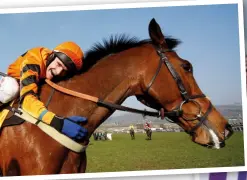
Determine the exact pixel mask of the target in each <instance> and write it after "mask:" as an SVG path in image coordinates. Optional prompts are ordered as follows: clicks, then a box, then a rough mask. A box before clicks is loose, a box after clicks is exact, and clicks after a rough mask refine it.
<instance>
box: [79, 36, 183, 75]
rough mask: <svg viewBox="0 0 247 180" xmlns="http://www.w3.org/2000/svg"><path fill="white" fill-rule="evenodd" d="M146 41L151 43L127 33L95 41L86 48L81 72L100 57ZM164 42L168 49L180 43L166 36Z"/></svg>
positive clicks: (148, 41) (147, 41) (147, 40)
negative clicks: (88, 48)
mask: <svg viewBox="0 0 247 180" xmlns="http://www.w3.org/2000/svg"><path fill="white" fill-rule="evenodd" d="M146 43H152V41H151V40H150V39H145V40H138V38H136V37H132V38H129V37H128V36H127V35H125V34H122V35H115V37H114V36H111V37H110V38H109V40H106V39H103V44H101V43H99V42H98V43H95V44H94V45H93V47H92V48H91V49H90V50H88V51H87V52H86V54H85V57H84V60H83V68H82V72H85V71H87V70H88V69H90V68H91V67H92V66H93V65H94V64H96V63H97V62H98V61H99V60H100V59H102V58H103V57H106V56H108V55H110V54H114V53H119V52H121V51H124V50H127V49H130V48H134V47H137V46H141V45H143V44H146ZM166 43H167V45H168V47H169V49H171V50H173V49H174V48H175V47H177V45H179V44H180V43H181V41H179V40H178V39H174V38H171V37H168V38H166Z"/></svg>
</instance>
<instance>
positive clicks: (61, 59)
mask: <svg viewBox="0 0 247 180" xmlns="http://www.w3.org/2000/svg"><path fill="white" fill-rule="evenodd" d="M82 65H83V52H82V50H81V48H80V47H79V46H78V45H77V44H76V43H74V42H64V43H61V44H59V45H58V46H57V47H56V48H54V50H49V49H48V48H45V47H36V48H33V49H30V50H28V51H27V52H26V53H24V54H23V55H21V56H19V57H18V59H17V60H16V61H15V62H14V63H12V64H11V65H10V66H9V67H8V71H7V74H8V76H10V77H4V78H2V79H1V81H0V83H1V82H2V81H3V82H2V84H0V101H1V102H2V103H7V102H9V101H11V100H13V99H14V98H15V97H16V96H17V95H20V105H21V107H22V109H23V110H25V111H26V112H28V113H29V114H30V115H32V116H33V117H35V118H36V119H38V120H40V121H42V122H44V123H46V124H49V125H50V126H52V127H53V128H55V129H56V130H58V131H59V132H61V133H63V134H65V135H67V136H68V137H70V138H73V139H82V138H84V137H86V136H87V129H85V128H83V127H81V126H80V125H78V124H77V123H81V122H86V121H87V119H86V118H85V117H80V116H71V117H69V118H61V117H58V116H56V115H55V114H54V113H53V112H51V111H48V110H47V109H46V107H45V105H44V103H43V102H41V101H40V100H39V99H38V90H39V88H38V83H39V81H40V80H41V79H45V78H47V79H49V80H50V79H52V78H54V77H55V76H56V77H65V76H66V75H74V74H76V73H77V72H78V71H79V70H80V69H81V68H82ZM11 77H13V78H15V79H17V80H18V81H19V83H20V89H19V85H18V83H17V82H16V83H14V82H13V80H15V79H13V78H11ZM10 79H11V80H10ZM7 84H9V85H7ZM14 84H15V85H14ZM16 84H17V85H16ZM13 85H14V86H13ZM9 86H12V90H11V91H8V90H9ZM1 90H2V91H1ZM4 90H5V91H4ZM10 92H11V93H10ZM4 97H7V98H4Z"/></svg>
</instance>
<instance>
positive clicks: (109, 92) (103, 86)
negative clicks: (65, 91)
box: [60, 60, 138, 134]
mask: <svg viewBox="0 0 247 180" xmlns="http://www.w3.org/2000/svg"><path fill="white" fill-rule="evenodd" d="M115 61H116V60H115ZM126 63H129V62H126ZM131 64H132V66H131V69H130V68H128V67H123V63H121V62H119V63H118V62H111V60H107V61H102V62H99V63H98V64H97V65H96V66H95V67H93V68H92V69H90V70H89V71H88V72H86V73H84V74H82V75H80V76H76V77H74V78H73V79H71V80H70V81H68V82H61V83H60V84H61V85H63V86H65V87H67V88H69V89H73V90H75V91H77V92H81V93H85V94H88V95H91V96H95V97H98V98H100V99H101V100H104V101H107V102H111V103H117V104H121V103H122V102H123V101H124V100H125V99H126V98H127V97H129V96H131V95H133V88H135V86H137V84H136V81H133V79H134V78H133V77H136V72H135V71H133V67H134V66H137V65H138V62H137V61H136V62H135V61H134V63H131ZM75 84H76V86H75ZM63 100H64V101H65V102H66V104H68V103H69V102H68V99H67V101H66V99H63ZM78 107H80V108H78ZM70 109H71V110H70V111H69V112H68V113H71V112H73V114H70V115H83V116H87V117H88V118H89V119H88V123H87V125H86V127H87V128H88V129H89V133H90V134H91V133H92V132H93V131H94V130H95V129H96V128H97V127H98V126H99V125H100V124H101V123H102V122H104V120H106V119H107V118H108V117H109V116H110V115H111V114H112V113H113V112H114V111H113V110H109V109H106V108H104V107H98V106H97V105H96V103H92V102H90V101H85V100H81V101H75V102H74V103H72V104H71V105H70ZM85 110H86V111H87V112H86V111H85ZM61 113H65V112H64V111H63V112H62V110H61ZM66 115H67V114H66Z"/></svg>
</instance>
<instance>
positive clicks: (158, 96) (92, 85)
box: [0, 19, 232, 176]
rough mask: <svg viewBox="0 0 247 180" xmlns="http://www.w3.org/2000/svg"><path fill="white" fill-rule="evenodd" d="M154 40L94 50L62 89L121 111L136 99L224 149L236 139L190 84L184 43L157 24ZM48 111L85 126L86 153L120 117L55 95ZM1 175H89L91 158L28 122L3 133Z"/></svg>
mask: <svg viewBox="0 0 247 180" xmlns="http://www.w3.org/2000/svg"><path fill="white" fill-rule="evenodd" d="M149 35H150V40H142V41H138V40H137V39H135V38H129V39H127V38H124V36H121V37H120V38H119V39H115V40H114V38H111V39H110V41H109V42H107V41H104V43H105V44H104V45H102V44H96V45H95V46H93V48H92V50H90V51H88V52H87V54H86V56H85V59H84V67H83V69H82V73H80V74H78V75H75V76H73V77H70V78H68V79H66V80H64V81H60V82H58V84H59V85H61V86H63V87H65V88H68V89H72V90H74V91H77V92H81V93H85V94H89V95H91V96H95V97H99V98H100V99H102V100H104V101H107V102H111V103H115V104H119V105H120V104H121V103H123V101H124V100H125V99H126V98H127V97H129V96H136V97H137V99H138V100H139V101H140V102H142V103H143V104H145V105H147V106H149V107H152V108H153V109H156V110H158V111H160V116H161V118H162V119H163V118H164V116H165V115H166V116H171V120H172V121H173V122H175V123H177V124H178V125H180V126H181V127H182V128H183V129H184V130H185V131H186V132H187V133H188V135H189V136H190V137H191V139H192V141H193V142H195V143H198V144H200V145H203V146H207V147H214V148H217V149H219V148H222V147H224V146H225V140H226V139H227V138H229V137H230V135H231V134H232V129H231V127H230V125H229V124H228V122H227V120H226V119H225V118H224V117H223V116H222V115H221V114H220V113H219V112H218V111H217V110H216V109H215V107H214V106H213V105H212V104H211V102H210V100H209V99H207V98H206V96H205V95H204V94H203V93H202V91H201V90H200V88H199V87H198V85H197V83H196V80H195V79H194V76H193V68H192V64H191V63H190V62H189V61H187V60H184V59H182V58H180V57H179V56H178V55H177V53H176V52H175V51H174V48H175V47H176V46H177V45H178V44H179V41H178V40H176V39H174V38H165V37H164V35H163V33H162V31H161V29H160V26H159V24H158V23H157V22H156V21H155V20H154V19H152V20H151V21H150V23H149ZM51 90H52V88H51V87H50V86H49V85H47V84H45V85H43V86H42V88H41V91H40V99H41V101H43V102H47V100H48V99H49V97H50V92H51ZM48 109H49V110H50V111H52V112H54V113H56V114H57V115H59V116H71V115H79V116H85V117H87V118H88V123H87V124H85V125H83V126H84V127H85V128H87V129H88V138H87V139H84V140H82V141H81V142H79V143H81V144H84V145H87V144H88V142H89V138H90V136H91V135H92V133H93V132H94V131H95V130H96V129H97V127H98V126H100V124H101V123H103V122H104V121H105V120H106V119H107V118H108V117H109V116H110V115H111V114H112V113H113V112H114V111H115V109H112V108H107V107H102V106H99V105H98V104H97V103H93V102H91V101H88V100H84V99H80V98H76V97H72V96H70V95H64V94H63V93H61V92H58V91H55V92H54V94H53V96H52V99H51V101H50V104H49V106H48ZM0 149H1V150H0V168H1V171H2V174H3V175H4V176H12V175H45V174H46V175H47V174H65V173H84V172H85V171H86V164H87V158H86V151H84V152H83V153H75V152H72V151H70V150H68V149H67V148H65V147H63V146H62V145H60V144H59V143H57V142H56V141H55V140H53V139H52V138H51V137H50V136H48V135H46V134H45V133H43V132H42V131H41V130H40V129H39V128H38V127H36V126H35V125H33V124H31V123H27V122H24V123H22V124H21V125H18V126H9V127H5V128H3V129H2V131H1V136H0Z"/></svg>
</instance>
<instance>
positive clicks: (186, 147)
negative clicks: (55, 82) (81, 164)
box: [87, 132, 244, 172]
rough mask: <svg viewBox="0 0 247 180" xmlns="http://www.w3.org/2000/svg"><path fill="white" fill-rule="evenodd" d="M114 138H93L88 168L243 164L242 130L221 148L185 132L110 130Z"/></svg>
mask: <svg viewBox="0 0 247 180" xmlns="http://www.w3.org/2000/svg"><path fill="white" fill-rule="evenodd" d="M112 138H113V141H94V140H93V139H91V143H90V145H89V147H88V149H87V157H88V165H87V172H115V171H138V170H163V169H180V168H205V167H231V166H243V165H244V144H243V133H240V132H235V133H234V135H233V136H232V137H231V138H230V139H229V140H227V141H226V146H225V147H224V148H222V149H219V150H216V149H207V148H205V147H202V146H199V145H197V144H195V143H193V142H192V141H191V140H190V139H189V137H188V135H187V134H185V133H172V132H167V133H164V132H163V133H162V132H157V133H153V136H152V140H151V141H147V140H145V138H146V136H145V134H142V133H140V134H136V139H135V140H131V139H130V135H129V134H113V135H112Z"/></svg>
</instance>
